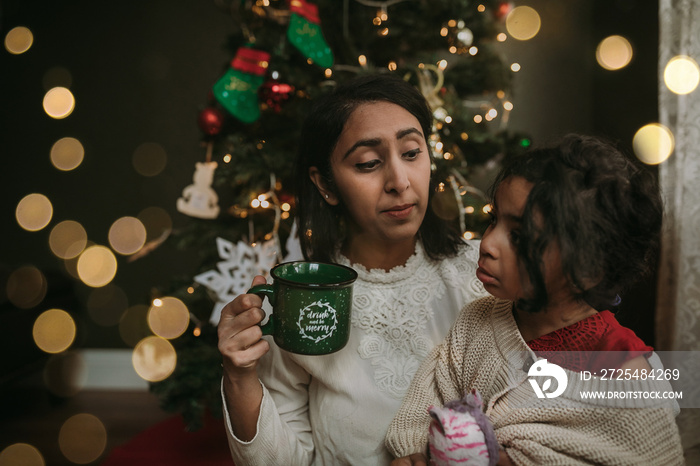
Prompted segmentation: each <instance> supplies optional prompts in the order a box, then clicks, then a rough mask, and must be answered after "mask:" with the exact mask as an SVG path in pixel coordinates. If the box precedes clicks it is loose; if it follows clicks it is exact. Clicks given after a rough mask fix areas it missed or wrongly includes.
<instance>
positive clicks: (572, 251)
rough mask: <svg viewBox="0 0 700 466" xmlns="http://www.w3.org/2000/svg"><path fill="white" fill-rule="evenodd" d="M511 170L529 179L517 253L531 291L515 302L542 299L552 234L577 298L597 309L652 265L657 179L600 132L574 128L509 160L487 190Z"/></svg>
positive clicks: (531, 306)
mask: <svg viewBox="0 0 700 466" xmlns="http://www.w3.org/2000/svg"><path fill="white" fill-rule="evenodd" d="M514 176H519V177H522V178H525V179H526V180H527V181H529V182H531V183H533V186H532V190H531V191H530V194H529V195H528V198H527V202H526V204H525V209H524V212H523V223H522V227H521V231H520V242H519V244H518V253H519V256H520V260H521V261H522V264H523V265H524V268H525V270H527V273H528V277H529V279H530V283H531V284H532V287H533V290H534V293H533V295H532V296H531V297H528V298H527V299H522V300H520V301H519V302H518V305H519V306H520V307H522V308H523V309H526V310H530V311H537V310H539V309H542V308H543V306H544V305H546V303H547V300H548V296H547V291H546V289H545V282H544V277H543V267H542V263H543V262H542V255H543V253H544V251H545V249H546V248H547V245H548V244H550V242H552V241H555V242H556V244H557V245H558V246H559V248H560V253H561V263H562V271H563V273H564V274H565V276H566V278H567V279H568V281H569V283H570V285H571V286H572V289H573V292H574V295H575V297H576V298H578V299H581V300H584V301H586V302H587V303H589V304H590V305H591V306H592V307H594V308H596V309H606V308H608V307H610V306H611V305H616V304H618V302H619V296H620V295H621V294H622V293H623V292H624V291H625V290H627V289H629V287H630V286H631V285H632V284H634V282H636V281H637V280H639V279H640V278H642V277H643V276H644V275H645V274H647V273H649V272H650V271H651V267H652V264H653V263H654V258H655V254H657V253H658V247H659V238H660V233H661V223H662V218H663V202H662V200H661V194H660V190H659V185H658V183H657V181H656V178H655V177H654V175H653V174H652V173H650V171H649V170H647V169H646V168H645V167H644V166H643V165H641V164H640V163H639V162H637V161H636V160H633V159H630V158H628V157H626V156H625V155H624V154H623V153H622V152H621V151H619V150H618V149H617V148H615V147H614V146H613V145H611V144H609V143H607V142H605V141H603V140H601V139H598V138H595V137H591V136H582V135H576V134H571V135H568V136H566V137H564V138H563V139H562V140H561V142H560V143H559V144H558V145H556V146H553V147H547V148H537V149H532V150H530V151H528V152H527V153H525V154H523V155H520V156H515V157H513V158H512V159H509V160H508V161H507V162H506V163H505V165H504V167H503V169H502V170H501V172H500V173H499V175H498V176H497V178H496V180H495V181H494V184H493V186H492V188H491V194H492V196H493V195H494V194H495V192H496V190H497V189H498V186H499V185H500V183H501V182H503V181H504V180H505V179H507V178H510V177H514ZM536 213H537V214H538V215H535V214H536Z"/></svg>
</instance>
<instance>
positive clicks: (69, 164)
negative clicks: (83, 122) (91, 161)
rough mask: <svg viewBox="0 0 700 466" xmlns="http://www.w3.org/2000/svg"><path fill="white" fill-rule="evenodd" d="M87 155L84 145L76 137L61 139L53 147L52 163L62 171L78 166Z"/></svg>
mask: <svg viewBox="0 0 700 466" xmlns="http://www.w3.org/2000/svg"><path fill="white" fill-rule="evenodd" d="M84 156H85V149H83V145H82V144H81V143H80V141H78V140H77V139H75V138H71V137H66V138H62V139H59V140H58V141H56V142H55V143H54V145H53V146H52V147H51V163H52V164H53V166H54V167H56V168H58V169H59V170H61V171H70V170H73V169H75V168H77V167H78V166H79V165H80V164H81V163H82V162H83V157H84Z"/></svg>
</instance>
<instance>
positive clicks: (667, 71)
mask: <svg viewBox="0 0 700 466" xmlns="http://www.w3.org/2000/svg"><path fill="white" fill-rule="evenodd" d="M664 83H665V84H666V87H668V89H669V90H670V91H671V92H673V93H674V94H679V95H685V94H690V93H691V92H693V91H694V90H695V89H696V88H697V87H698V83H700V67H698V63H697V62H696V61H695V60H693V59H692V58H691V57H688V56H685V55H679V56H677V57H673V58H672V59H671V60H669V62H668V63H667V64H666V67H665V68H664Z"/></svg>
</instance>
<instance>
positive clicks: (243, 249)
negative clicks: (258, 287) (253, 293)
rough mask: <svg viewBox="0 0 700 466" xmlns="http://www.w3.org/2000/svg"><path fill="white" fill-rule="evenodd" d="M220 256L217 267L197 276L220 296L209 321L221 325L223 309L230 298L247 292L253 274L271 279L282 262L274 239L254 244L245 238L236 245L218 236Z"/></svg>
mask: <svg viewBox="0 0 700 466" xmlns="http://www.w3.org/2000/svg"><path fill="white" fill-rule="evenodd" d="M216 246H217V249H218V251H219V257H220V258H221V259H223V260H222V261H221V262H219V263H217V264H216V270H209V271H207V272H204V273H201V274H199V275H197V276H195V277H194V281H195V282H197V283H199V284H200V285H203V286H205V287H206V288H207V289H209V290H211V291H212V292H213V293H214V294H215V295H216V298H217V302H216V304H215V305H214V309H213V311H212V314H211V317H210V318H209V321H210V322H211V323H212V324H214V325H217V324H218V323H219V319H220V318H221V310H222V309H223V307H224V306H225V305H226V303H228V302H229V301H231V300H233V299H234V298H235V297H236V296H238V295H239V294H242V293H245V292H246V291H248V289H249V288H250V286H251V283H252V281H253V277H255V276H256V275H262V276H264V277H265V278H268V277H269V275H270V269H271V268H272V267H273V266H274V265H275V264H276V263H277V262H278V260H279V258H278V251H279V248H278V246H277V241H275V240H270V241H266V242H263V243H255V244H254V245H250V244H248V243H246V242H244V241H239V242H238V243H237V244H235V245H234V244H233V243H232V242H230V241H227V240H225V239H223V238H216Z"/></svg>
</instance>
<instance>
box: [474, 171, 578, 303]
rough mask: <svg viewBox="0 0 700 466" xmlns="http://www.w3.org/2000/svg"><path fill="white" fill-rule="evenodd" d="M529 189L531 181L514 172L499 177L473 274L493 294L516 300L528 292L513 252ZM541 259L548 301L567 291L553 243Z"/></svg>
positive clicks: (527, 294)
mask: <svg viewBox="0 0 700 466" xmlns="http://www.w3.org/2000/svg"><path fill="white" fill-rule="evenodd" d="M531 189H532V183H530V182H529V181H527V180H525V178H522V177H518V176H515V177H510V178H506V179H505V180H503V181H502V182H501V184H500V185H499V186H498V189H497V190H496V196H495V199H494V205H493V209H492V210H491V225H489V227H488V228H487V229H486V232H484V236H483V238H482V240H481V246H480V248H479V268H478V269H477V271H476V276H477V278H478V279H479V280H481V282H482V283H483V284H484V288H486V291H488V292H489V293H491V294H492V295H493V296H495V297H497V298H501V299H508V300H511V301H517V300H518V299H520V298H527V297H529V295H530V294H531V285H530V281H529V279H528V276H527V273H526V272H525V270H523V267H522V264H521V263H520V260H519V258H518V252H517V244H518V239H519V235H520V226H521V223H522V215H523V210H524V209H525V203H526V202H527V196H528V195H529V194H530V190H531ZM542 263H543V266H544V270H543V275H544V280H545V287H546V289H547V293H548V295H549V302H550V303H552V302H553V300H554V301H559V300H560V299H562V298H564V296H563V295H565V294H566V295H568V294H570V290H569V287H568V286H567V282H566V279H565V278H564V276H563V274H562V271H561V258H560V255H559V248H558V247H557V246H556V245H555V244H552V243H550V245H549V246H548V247H547V249H546V250H545V253H544V254H543V257H542Z"/></svg>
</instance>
